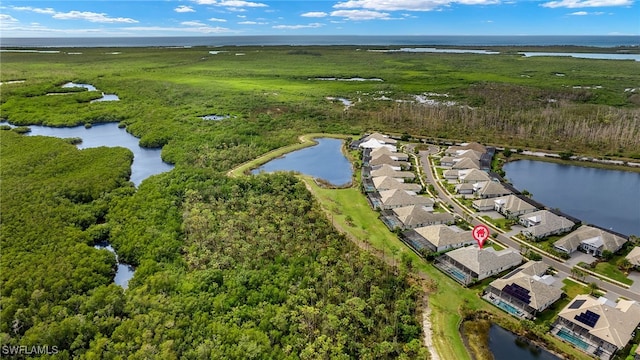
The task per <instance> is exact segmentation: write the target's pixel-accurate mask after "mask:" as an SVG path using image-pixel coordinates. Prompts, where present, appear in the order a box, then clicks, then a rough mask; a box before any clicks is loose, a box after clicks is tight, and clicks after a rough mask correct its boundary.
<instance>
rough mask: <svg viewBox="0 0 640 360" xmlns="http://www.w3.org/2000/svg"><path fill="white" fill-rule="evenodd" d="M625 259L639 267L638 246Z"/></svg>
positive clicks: (639, 253)
mask: <svg viewBox="0 0 640 360" xmlns="http://www.w3.org/2000/svg"><path fill="white" fill-rule="evenodd" d="M625 258H626V259H627V260H629V262H630V263H632V264H633V265H635V266H639V265H640V246H636V247H634V248H633V250H631V252H630V253H629V254H628V255H627V256H625ZM638 347H640V346H638Z"/></svg>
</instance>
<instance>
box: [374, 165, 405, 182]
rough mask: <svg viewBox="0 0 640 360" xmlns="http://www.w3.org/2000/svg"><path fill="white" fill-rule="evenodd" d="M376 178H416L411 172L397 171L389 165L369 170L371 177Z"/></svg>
mask: <svg viewBox="0 0 640 360" xmlns="http://www.w3.org/2000/svg"><path fill="white" fill-rule="evenodd" d="M378 176H390V177H393V178H401V179H413V178H415V177H416V175H415V174H414V173H412V172H411V171H398V170H396V169H394V168H393V166H391V165H387V164H384V165H380V166H376V167H375V168H373V169H371V177H378Z"/></svg>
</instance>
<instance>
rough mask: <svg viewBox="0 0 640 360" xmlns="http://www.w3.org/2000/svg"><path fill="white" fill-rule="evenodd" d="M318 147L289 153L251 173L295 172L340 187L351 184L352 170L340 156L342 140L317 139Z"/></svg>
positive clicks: (341, 155) (344, 158)
mask: <svg viewBox="0 0 640 360" xmlns="http://www.w3.org/2000/svg"><path fill="white" fill-rule="evenodd" d="M316 141H317V142H318V145H314V146H312V147H308V148H304V149H301V150H297V151H294V152H291V153H289V154H287V155H285V156H283V157H280V158H277V159H274V160H271V161H269V162H268V163H266V164H264V165H263V166H261V167H259V168H257V169H255V170H253V171H252V173H253V174H257V173H259V172H261V171H266V172H274V171H297V172H300V173H303V174H305V175H310V176H313V177H316V178H320V179H323V180H325V181H328V182H329V183H331V184H332V185H336V186H340V185H346V184H348V183H350V182H351V176H352V174H353V169H352V168H351V163H350V162H349V160H347V158H346V157H345V156H344V155H343V154H342V151H341V148H342V140H339V139H330V138H319V139H316Z"/></svg>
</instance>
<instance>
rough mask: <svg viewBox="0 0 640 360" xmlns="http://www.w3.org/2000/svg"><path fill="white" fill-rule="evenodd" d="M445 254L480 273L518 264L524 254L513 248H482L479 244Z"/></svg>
mask: <svg viewBox="0 0 640 360" xmlns="http://www.w3.org/2000/svg"><path fill="white" fill-rule="evenodd" d="M445 255H446V256H448V257H449V258H451V259H453V260H455V261H457V262H459V263H460V264H462V265H464V266H465V267H466V268H467V269H469V270H471V271H473V272H475V273H476V274H478V275H482V274H486V273H489V272H492V271H495V270H496V269H500V268H503V267H507V266H516V265H518V264H520V262H521V261H522V256H521V255H520V254H519V253H518V252H517V251H515V250H513V249H504V250H500V251H496V250H494V249H493V248H491V247H488V248H483V249H482V250H481V249H480V248H478V246H477V245H472V246H467V247H463V248H460V249H456V250H453V251H450V252H448V253H446V254H445Z"/></svg>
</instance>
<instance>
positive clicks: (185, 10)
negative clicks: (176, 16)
mask: <svg viewBox="0 0 640 360" xmlns="http://www.w3.org/2000/svg"><path fill="white" fill-rule="evenodd" d="M173 11H175V12H178V13H188V12H196V11H195V10H193V8H192V7H191V6H186V5H180V6H178V7H177V8H175V9H173Z"/></svg>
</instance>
